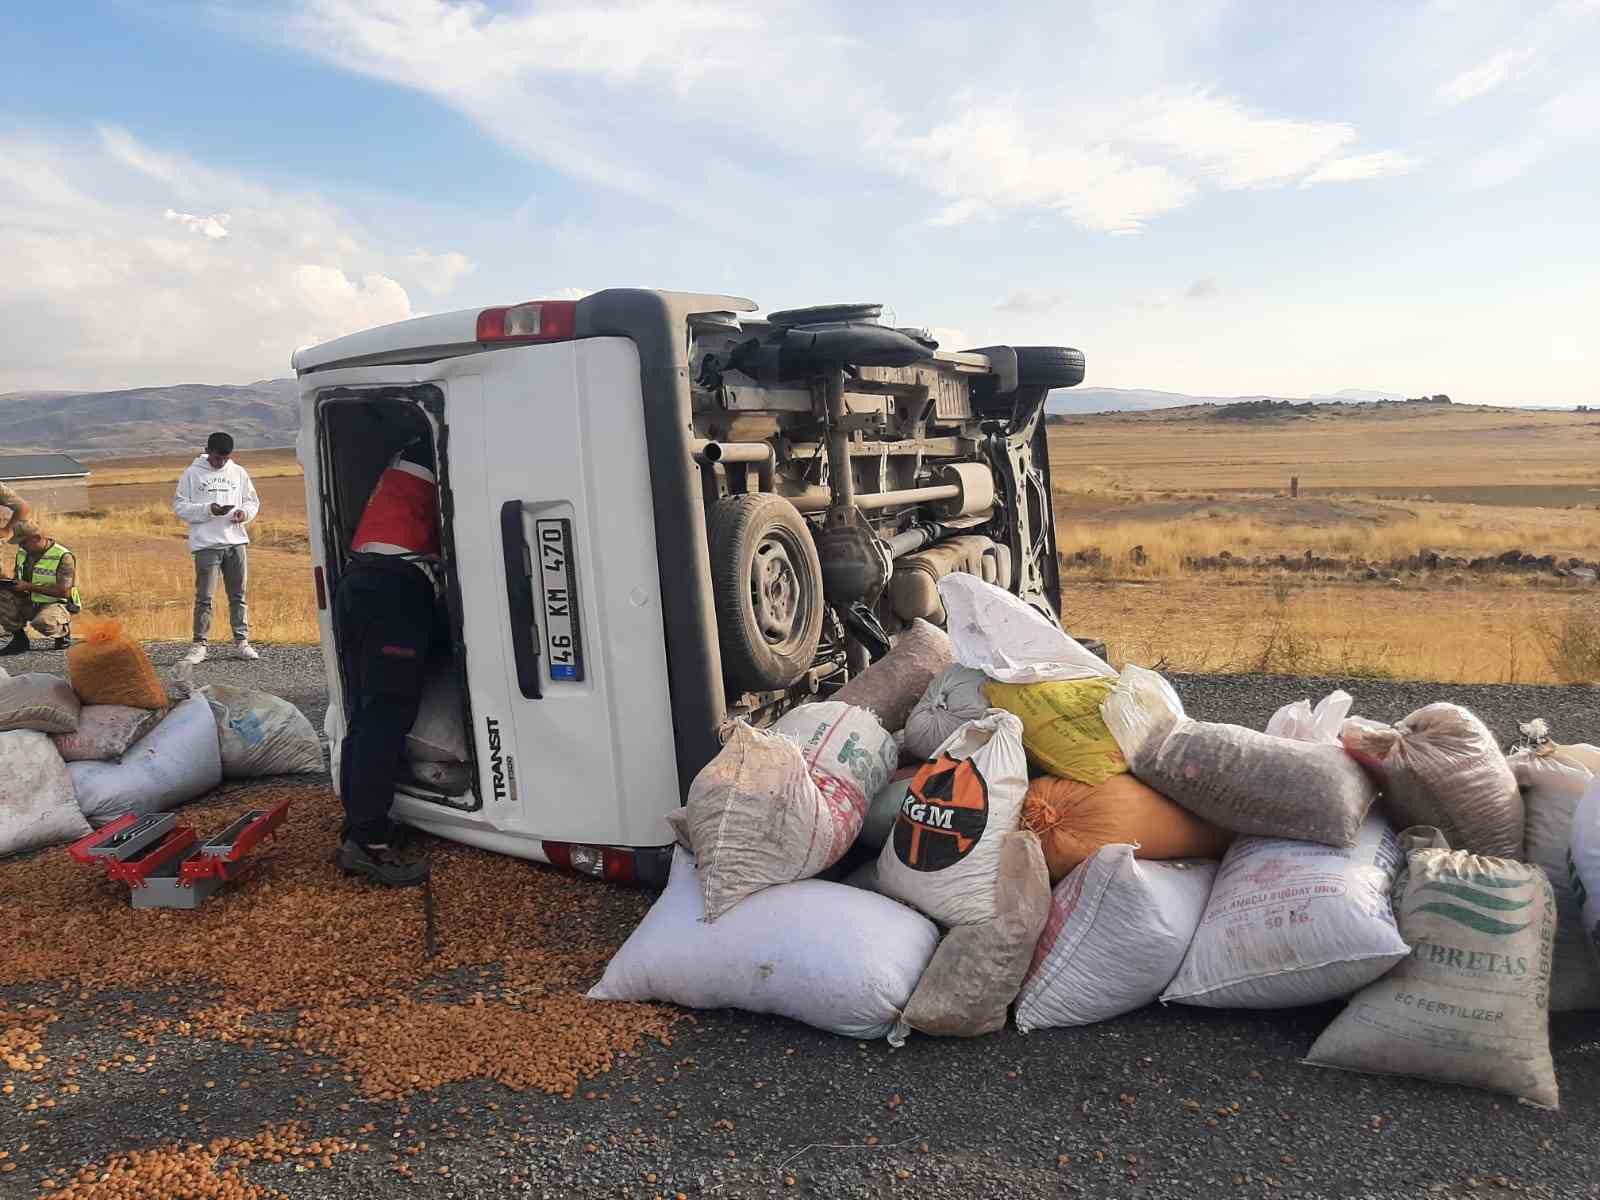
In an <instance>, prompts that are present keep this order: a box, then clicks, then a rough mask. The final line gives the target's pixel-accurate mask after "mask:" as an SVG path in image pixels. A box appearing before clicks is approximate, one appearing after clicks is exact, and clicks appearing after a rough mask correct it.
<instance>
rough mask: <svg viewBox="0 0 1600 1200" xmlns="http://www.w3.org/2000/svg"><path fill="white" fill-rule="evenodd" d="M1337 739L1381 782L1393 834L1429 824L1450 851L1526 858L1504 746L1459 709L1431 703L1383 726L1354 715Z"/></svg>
mask: <svg viewBox="0 0 1600 1200" xmlns="http://www.w3.org/2000/svg"><path fill="white" fill-rule="evenodd" d="M1340 739H1341V740H1342V741H1343V742H1344V748H1345V749H1346V750H1347V751H1349V753H1350V756H1351V757H1352V758H1354V759H1355V760H1356V761H1357V762H1359V763H1361V765H1362V766H1364V767H1366V768H1367V770H1369V771H1371V772H1372V774H1373V776H1374V777H1375V778H1376V779H1377V780H1378V786H1379V787H1380V788H1382V790H1383V807H1384V810H1385V811H1386V812H1387V813H1388V815H1389V820H1391V821H1393V822H1394V826H1395V828H1396V829H1405V828H1407V827H1409V826H1412V825H1428V826H1432V827H1433V828H1435V829H1438V830H1439V831H1440V832H1442V833H1443V834H1444V836H1445V838H1446V840H1448V841H1449V843H1450V847H1451V849H1454V850H1466V851H1469V852H1470V853H1472V854H1483V855H1488V856H1491V857H1499V858H1513V859H1516V858H1521V857H1522V826H1523V813H1522V795H1521V793H1520V792H1519V791H1518V790H1517V781H1516V778H1515V777H1514V776H1513V775H1512V774H1511V768H1510V767H1508V766H1507V765H1506V756H1505V755H1504V754H1503V753H1502V752H1501V750H1500V746H1499V743H1497V742H1496V741H1495V740H1494V735H1493V734H1492V733H1490V732H1489V729H1488V727H1487V726H1486V725H1484V723H1483V722H1482V721H1480V720H1479V719H1478V718H1477V717H1476V716H1474V715H1473V714H1472V713H1470V712H1468V711H1467V710H1466V709H1464V708H1462V707H1461V706H1460V705H1459V704H1449V703H1439V704H1429V705H1425V706H1424V707H1422V708H1419V709H1417V711H1416V712H1414V713H1412V714H1411V715H1410V716H1408V717H1405V718H1403V719H1402V720H1399V721H1397V722H1395V723H1394V724H1393V725H1383V724H1380V723H1378V722H1376V721H1363V720H1361V719H1360V718H1359V717H1352V718H1351V719H1350V720H1348V721H1346V722H1345V723H1344V729H1343V730H1342V731H1341V734H1340Z"/></svg>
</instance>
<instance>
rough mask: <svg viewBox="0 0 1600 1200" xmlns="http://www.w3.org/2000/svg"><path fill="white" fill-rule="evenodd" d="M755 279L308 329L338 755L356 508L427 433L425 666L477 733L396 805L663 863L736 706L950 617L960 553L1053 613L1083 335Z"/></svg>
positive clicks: (433, 817) (775, 709) (633, 871)
mask: <svg viewBox="0 0 1600 1200" xmlns="http://www.w3.org/2000/svg"><path fill="white" fill-rule="evenodd" d="M755 307H756V306H755V305H754V304H753V303H751V302H750V301H748V300H743V299H739V298H737V297H733V296H710V295H692V294H686V293H677V292H656V291H636V290H610V291H603V292H597V293H595V294H593V295H590V296H588V297H586V298H584V299H582V300H577V301H550V302H530V303H526V304H518V305H513V306H509V307H502V308H489V309H482V310H479V309H473V310H468V311H463V312H455V313H448V314H443V315H440V316H432V317H423V318H419V319H417V320H413V321H405V322H401V323H398V324H394V325H386V326H383V327H380V328H377V329H372V330H368V331H367V332H364V333H358V334H354V335H351V336H349V337H343V338H339V339H337V340H335V341H332V342H327V343H324V344H323V345H319V346H315V347H312V348H310V349H306V350H302V351H300V352H299V353H298V354H296V355H295V357H294V367H295V371H296V373H297V375H298V376H299V381H300V389H301V398H302V405H303V410H302V419H301V430H300V441H299V456H300V461H301V463H302V464H303V465H304V467H305V479H306V500H307V506H308V512H309V514H310V527H311V548H312V554H313V557H314V561H315V571H316V589H317V603H318V608H319V609H320V612H319V620H320V623H321V629H322V644H323V653H324V659H325V662H326V667H327V673H328V685H329V700H330V703H329V710H328V733H329V736H330V737H331V738H332V739H333V740H334V748H335V753H336V754H337V751H338V742H339V739H340V738H342V736H343V733H344V712H345V708H346V698H347V697H346V690H345V683H344V680H343V678H342V674H341V670H340V665H339V655H338V647H337V644H336V640H335V631H334V628H333V625H332V621H331V616H332V605H331V601H332V597H333V593H334V590H335V589H336V588H337V586H338V582H339V577H340V573H341V571H342V570H343V569H344V567H345V565H346V563H347V562H348V556H349V543H350V537H351V534H352V532H353V529H354V525H355V522H356V520H357V519H358V518H359V516H360V514H361V509H362V506H363V504H364V503H365V501H366V498H367V496H368V494H369V493H370V491H371V489H372V486H373V484H374V482H375V481H376V479H377V477H378V475H379V473H380V472H381V471H382V469H383V467H384V466H385V465H386V464H387V462H388V461H389V459H390V457H391V456H392V455H393V454H394V452H395V451H396V450H397V449H398V448H399V447H400V446H402V445H404V444H405V443H406V442H407V441H409V440H410V439H412V438H413V437H415V436H416V435H417V434H418V433H425V434H427V435H428V436H430V437H431V438H432V440H433V443H434V447H435V451H436V456H437V461H438V468H439V469H438V478H439V483H440V506H441V513H440V516H441V522H442V530H443V553H444V559H445V563H444V566H445V572H446V577H447V580H448V584H447V596H446V601H445V603H446V607H447V614H446V615H447V623H448V627H449V630H450V638H449V643H450V644H449V646H448V653H446V654H444V655H442V656H441V657H440V659H439V661H437V662H436V663H434V664H432V672H431V674H432V677H433V678H434V679H435V681H436V683H437V686H438V687H439V688H441V689H443V692H442V695H443V696H444V698H445V699H444V702H445V703H446V705H447V707H448V709H449V710H450V713H451V714H455V713H458V714H459V719H460V729H461V730H462V731H463V732H464V735H465V736H464V737H462V738H461V739H460V740H461V743H462V744H461V748H460V751H459V757H460V761H459V762H435V761H427V762H422V763H418V764H416V766H415V769H414V770H413V772H412V777H411V778H409V779H407V780H405V781H404V782H402V784H401V785H400V787H399V790H398V792H397V794H396V796H395V804H394V814H395V816H396V818H397V819H400V820H403V821H405V822H406V823H408V824H411V825H413V826H416V827H418V828H420V829H424V830H427V831H429V832H432V833H436V834H438V835H440V836H443V837H448V838H453V839H455V840H458V841H462V842H466V843H470V844H472V845H477V846H483V847H486V848H489V849H493V850H497V851H501V852H504V853H507V854H513V855H518V856H521V857H525V858H530V859H536V860H540V861H546V862H553V863H557V864H560V865H564V866H569V867H572V868H575V869H577V870H580V871H583V872H586V873H589V874H593V875H597V876H604V877H606V878H615V879H628V878H638V879H644V880H654V879H662V878H664V877H665V872H666V869H667V866H668V864H669V861H670V852H669V845H670V842H671V835H670V833H669V832H668V827H667V824H666V820H665V815H666V813H667V812H668V811H670V810H671V809H672V808H673V807H675V806H676V805H678V804H679V803H681V801H682V798H683V796H684V795H685V794H686V792H687V790H688V787H689V784H690V782H691V781H692V780H693V779H694V777H695V775H696V773H697V772H698V771H699V770H700V768H701V767H702V766H704V765H705V763H706V762H707V761H709V759H710V758H711V757H712V756H713V755H714V754H715V753H716V752H717V750H718V748H719V746H720V744H721V737H722V735H723V733H724V731H725V730H726V729H727V728H728V726H729V723H730V722H731V721H732V720H734V719H736V718H744V719H747V720H750V721H752V722H755V723H757V724H764V723H766V722H769V721H771V720H772V719H774V718H775V717H777V716H778V715H780V714H781V713H782V712H783V711H784V710H785V709H787V708H788V707H790V706H792V705H793V704H795V703H798V702H801V701H804V700H806V699H809V698H813V697H815V696H817V695H822V694H827V693H828V692H830V691H832V690H833V689H835V688H837V687H838V685H840V684H841V683H843V682H844V681H845V680H846V679H848V677H849V675H850V673H851V672H852V671H859V670H860V669H862V668H863V667H864V666H865V665H866V664H867V663H868V662H869V661H870V660H871V659H872V658H875V657H877V656H879V655H881V654H882V653H883V652H885V651H886V650H887V648H888V646H889V645H890V643H891V642H892V640H893V639H894V637H895V635H896V632H897V631H898V630H899V629H900V628H903V627H904V626H905V625H906V624H907V623H909V622H910V621H911V620H913V619H915V618H918V617H921V618H925V619H928V620H932V621H935V622H939V621H941V620H942V619H943V612H942V610H941V608H940V605H939V598H938V591H937V587H936V585H937V582H938V580H939V579H940V578H942V577H943V576H944V575H946V574H948V573H950V572H952V571H968V572H971V573H973V574H978V575H981V576H982V577H984V578H985V579H988V580H990V581H992V582H995V583H998V584H1000V585H1001V586H1003V587H1006V588H1008V589H1010V590H1011V591H1013V592H1014V593H1016V594H1017V595H1019V596H1021V597H1023V598H1024V599H1026V600H1027V601H1028V602H1029V603H1031V604H1033V605H1034V606H1035V607H1037V608H1038V609H1039V610H1040V611H1041V612H1045V613H1049V614H1051V615H1052V617H1053V616H1054V614H1055V612H1056V611H1057V610H1058V608H1059V598H1058V584H1057V577H1056V553H1055V534H1054V525H1053V514H1052V508H1051V501H1050V471H1049V462H1048V458H1047V455H1046V452H1045V435H1044V417H1043V408H1044V400H1045V397H1046V394H1047V393H1048V392H1049V390H1050V389H1052V388H1057V387H1070V386H1072V385H1073V384H1076V383H1078V382H1080V381H1081V380H1082V378H1083V370H1084V368H1083V356H1082V355H1081V354H1080V353H1079V352H1078V351H1076V350H1072V349H1068V348H1065V347H1055V346H1046V347H1039V346H1034V347H1005V346H992V347H987V348H984V349H981V350H969V351H963V352H960V353H953V352H950V351H947V350H944V349H941V348H938V347H937V346H936V345H935V343H934V342H933V341H932V339H930V338H929V337H928V336H927V334H926V333H925V332H923V331H921V330H915V329H897V328H892V327H890V326H889V325H886V324H884V323H882V321H881V319H880V310H879V308H878V306H875V305H835V306H829V307H824V308H812V309H798V310H792V311H788V312H775V313H770V314H768V315H767V316H765V317H752V316H750V314H751V313H752V312H753V311H754V310H755ZM439 702H440V695H439V694H436V695H434V696H433V697H431V704H432V706H433V708H434V709H435V710H437V707H438V704H439ZM334 774H335V777H337V774H338V772H337V769H336V770H335V772H334Z"/></svg>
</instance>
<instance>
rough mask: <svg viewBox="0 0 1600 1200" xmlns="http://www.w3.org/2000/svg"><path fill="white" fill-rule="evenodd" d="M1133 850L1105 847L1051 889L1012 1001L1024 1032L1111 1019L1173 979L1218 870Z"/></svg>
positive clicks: (1141, 1003) (1140, 1004)
mask: <svg viewBox="0 0 1600 1200" xmlns="http://www.w3.org/2000/svg"><path fill="white" fill-rule="evenodd" d="M1133 851H1134V848H1133V847H1132V846H1128V845H1112V846H1102V847H1101V848H1100V849H1099V850H1097V851H1095V853H1094V854H1093V855H1092V856H1091V857H1089V858H1087V859H1085V860H1084V861H1083V862H1082V863H1080V864H1079V865H1078V866H1077V867H1075V868H1074V869H1073V870H1072V872H1071V874H1069V875H1068V876H1067V877H1066V878H1065V879H1063V880H1062V881H1061V882H1060V883H1058V884H1056V887H1055V891H1054V893H1053V894H1052V896H1051V899H1050V915H1049V917H1048V918H1047V919H1046V920H1045V926H1044V933H1043V934H1041V935H1040V937H1039V944H1038V945H1037V946H1036V947H1035V948H1034V952H1033V966H1032V967H1031V968H1030V969H1029V971H1028V975H1027V978H1026V979H1025V980H1024V981H1023V984H1022V992H1021V994H1020V995H1019V996H1018V997H1017V1029H1018V1030H1020V1031H1021V1032H1023V1033H1027V1032H1028V1031H1030V1030H1033V1029H1049V1028H1051V1027H1054V1026H1058V1025H1090V1024H1093V1023H1094V1022H1096V1021H1109V1020H1110V1019H1111V1018H1112V1017H1117V1016H1121V1015H1122V1014H1123V1013H1127V1012H1132V1011H1133V1010H1134V1009H1137V1008H1143V1007H1144V1006H1145V1005H1146V1004H1149V1003H1150V1002H1151V1001H1152V1000H1154V999H1155V998H1156V997H1157V996H1159V995H1160V994H1161V989H1162V988H1164V987H1166V986H1167V984H1169V983H1170V982H1172V977H1173V976H1174V975H1175V974H1177V971H1178V967H1179V966H1180V965H1182V963H1183V955H1184V952H1185V951H1186V950H1187V949H1188V948H1189V940H1190V939H1191V938H1192V937H1193V936H1194V931H1195V926H1197V925H1198V924H1199V923H1200V914H1201V913H1202V912H1204V911H1205V906H1206V896H1207V895H1208V894H1209V893H1210V891H1211V881H1212V879H1213V878H1214V877H1215V875H1216V872H1217V865H1216V863H1212V862H1199V861H1195V860H1192V859H1191V860H1186V861H1171V862H1151V861H1144V860H1141V859H1137V858H1135V857H1134V856H1133Z"/></svg>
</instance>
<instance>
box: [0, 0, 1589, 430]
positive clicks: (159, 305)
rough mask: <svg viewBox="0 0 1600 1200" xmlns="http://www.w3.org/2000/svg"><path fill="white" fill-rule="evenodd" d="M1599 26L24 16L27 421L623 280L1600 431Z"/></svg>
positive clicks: (1098, 377) (14, 178) (1288, 15)
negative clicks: (348, 339) (1562, 420)
mask: <svg viewBox="0 0 1600 1200" xmlns="http://www.w3.org/2000/svg"><path fill="white" fill-rule="evenodd" d="M1597 61H1600V0H1561V2H1558V3H1536V2H1533V0H1528V2H1523V3H1499V2H1493V0H1482V2H1480V0H1434V2H1431V3H1415V4H1409V5H1405V4H1396V3H1392V2H1391V3H1365V2H1357V3H1344V4H1340V5H1337V6H1320V9H1319V10H1318V11H1311V6H1302V5H1281V4H1273V3H1229V2H1225V0H1195V2H1193V3H1185V4H1183V5H1177V4H1172V3H1153V2H1151V3H1144V2H1141V0H1120V2H1116V3H1111V2H1107V3H1057V4H1053V5H999V6H995V5H990V6H982V7H981V10H980V7H979V6H972V5H960V6H957V5H948V4H937V3H936V4H933V5H928V4H910V3H888V4H877V5H853V4H842V3H829V2H827V0H812V2H808V3H783V2H781V0H780V2H777V3H772V2H764V3H762V4H748V3H745V4H740V3H731V2H728V0H638V2H627V3H615V4H600V3H568V2H561V3H523V2H520V0H518V2H510V0H507V2H502V3H495V4H488V3H478V2H468V0H283V2H265V0H256V2H254V3H241V2H235V0H207V2H205V3H184V2H178V0H128V2H125V3H98V4H97V3H84V4H79V5H76V6H47V5H14V6H8V9H7V11H6V13H5V15H4V16H3V17H0V261H4V262H6V263H7V264H8V269H7V270H6V271H5V272H4V273H0V352H3V353H0V391H3V390H10V389H17V388H34V387H63V388H87V387H116V386H131V385H138V384H151V383H169V382H179V381H207V382H225V381H241V380H245V379H251V378H261V377H266V376H272V375H281V374H285V373H287V362H288V356H289V354H290V353H291V352H292V351H293V350H294V349H295V348H296V347H297V346H300V345H304V344H306V343H308V342H312V341H318V340H321V339H324V338H327V337H333V336H337V335H339V334H341V333H345V332H349V331H350V330H352V329H358V328H362V327H365V326H367V325H372V324H377V323H380V322H383V321H388V320H395V319H400V318H403V317H406V316H411V315H415V314H417V313H422V312H434V311H441V310H444V309H450V308H459V307H470V306H475V305H480V304H485V305H486V304H494V303H505V302H510V301H516V300H521V299H529V298H537V297H540V296H565V295H573V294H578V293H581V292H584V291H589V290H593V289H596V288H600V287H606V286H613V285H629V286H647V287H649V286H655V287H668V288H683V289H692V290H713V291H731V292H735V293H738V294H742V295H747V296H750V297H751V298H752V299H754V300H756V301H757V303H758V304H760V305H761V306H763V307H767V308H778V307H788V306H793V305H796V304H805V303H819V302H825V301H834V300H859V299H871V300H881V301H884V302H886V303H888V304H889V305H890V306H891V307H892V309H893V311H894V315H895V316H896V318H897V319H898V320H900V321H901V322H902V323H916V324H923V325H928V326H931V327H933V328H934V329H936V330H938V331H942V333H943V334H944V336H945V338H946V341H947V344H982V343H988V342H995V341H1012V342H1017V343H1028V342H1065V343H1068V344H1073V345H1077V346H1079V347H1080V348H1082V349H1083V350H1084V351H1085V352H1086V354H1087V355H1088V359H1089V365H1090V382H1093V383H1098V384H1103V385H1108V386H1120V387H1153V388H1164V389H1170V390H1175V391H1188V392H1197V393H1208V394H1222V395H1227V394H1243V393H1255V392H1270V393H1275V394H1281V395H1307V394H1311V393H1315V392H1321V391H1334V390H1337V389H1339V388H1345V387H1372V388H1382V389H1389V390H1398V391H1405V392H1410V393H1413V394H1414V393H1417V392H1422V391H1428V392H1435V391H1447V392H1449V393H1450V394H1451V395H1452V396H1455V397H1456V398H1458V399H1462V400H1477V401H1484V402H1493V403H1518V402H1522V403H1600V383H1597V382H1596V380H1597V379H1600V371H1597V368H1600V350H1597V348H1596V346H1597V340H1596V337H1595V334H1594V330H1595V329H1596V327H1597V326H1600V269H1597V268H1600V153H1597V151H1600V72H1596V71H1595V70H1594V64H1595V63H1596V62H1597Z"/></svg>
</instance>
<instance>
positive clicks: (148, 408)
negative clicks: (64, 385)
mask: <svg viewBox="0 0 1600 1200" xmlns="http://www.w3.org/2000/svg"><path fill="white" fill-rule="evenodd" d="M299 427H300V409H299V405H298V403H297V401H296V392H295V381H294V380H293V379H263V380H261V381H259V382H256V383H242V384H209V383H180V384H174V385H172V386H170V387H148V388H129V389H127V390H125V391H117V392H61V391H31V392H4V393H0V429H3V430H5V435H4V436H5V447H6V448H7V449H8V450H10V449H18V450H20V449H24V448H31V449H38V450H55V451H61V452H64V453H67V454H73V455H77V456H79V457H82V458H115V457H121V456H127V455H138V454H169V453H176V452H179V451H198V449H199V447H201V446H203V445H204V444H205V440H206V435H207V434H209V433H210V432H211V431H212V430H215V429H225V430H227V431H228V432H229V433H231V434H233V439H234V441H235V442H236V443H237V444H238V446H239V448H240V449H249V448H252V447H254V448H260V447H265V446H288V445H291V444H293V442H294V437H295V432H296V431H297V430H298V429H299Z"/></svg>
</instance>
